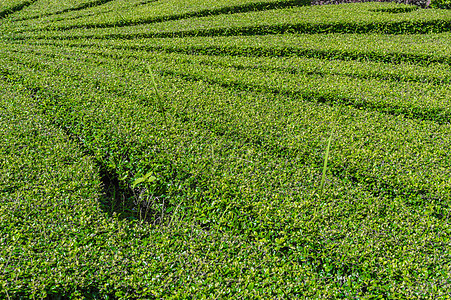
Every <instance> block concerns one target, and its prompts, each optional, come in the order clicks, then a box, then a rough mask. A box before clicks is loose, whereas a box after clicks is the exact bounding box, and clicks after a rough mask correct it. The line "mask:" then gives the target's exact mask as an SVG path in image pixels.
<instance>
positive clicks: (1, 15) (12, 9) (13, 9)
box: [0, 0, 37, 19]
mask: <svg viewBox="0 0 451 300" xmlns="http://www.w3.org/2000/svg"><path fill="white" fill-rule="evenodd" d="M36 1H37V0H29V1H24V2H22V3H19V4H17V5H15V6H12V7H10V8H7V9H5V10H2V11H0V19H3V18H6V17H8V16H9V15H12V14H13V13H16V12H18V11H21V10H22V9H24V8H26V7H28V6H30V5H32V4H33V3H35V2H36Z"/></svg>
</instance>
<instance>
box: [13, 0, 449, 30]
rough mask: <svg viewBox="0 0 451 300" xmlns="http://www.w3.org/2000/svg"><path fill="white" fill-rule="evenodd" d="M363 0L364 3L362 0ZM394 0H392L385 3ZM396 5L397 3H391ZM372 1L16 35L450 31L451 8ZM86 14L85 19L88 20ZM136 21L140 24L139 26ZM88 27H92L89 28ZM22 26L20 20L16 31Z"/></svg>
mask: <svg viewBox="0 0 451 300" xmlns="http://www.w3.org/2000/svg"><path fill="white" fill-rule="evenodd" d="M362 5H363V4H362ZM380 5H390V4H382V3H381V4H380ZM391 5H394V4H391ZM373 6H374V3H373V5H372V6H370V5H368V6H367V7H362V6H360V5H358V6H357V5H344V6H340V8H339V9H338V8H337V9H334V10H331V9H330V8H327V7H321V6H315V7H301V8H298V7H295V8H289V9H278V10H267V11H258V12H248V13H236V14H220V15H213V16H207V17H200V18H189V19H182V20H175V21H167V22H158V23H152V24H147V23H146V22H144V24H145V25H139V24H131V25H132V26H126V27H113V26H111V27H113V28H101V29H89V28H92V27H94V26H86V27H84V28H85V29H78V30H64V31H63V30H61V29H62V28H61V26H59V25H57V24H58V23H51V25H50V26H52V27H53V28H48V29H51V30H53V31H44V32H42V31H38V32H35V31H34V29H33V32H31V33H23V34H19V35H14V38H22V39H23V38H26V39H50V38H51V39H85V38H93V37H101V38H107V39H118V38H121V39H137V38H151V37H159V38H164V37H188V36H234V35H247V36H249V35H251V36H252V35H267V34H283V33H308V34H317V33H322V34H324V33H385V34H386V33H390V34H405V33H431V32H448V31H450V28H451V27H450V24H451V22H450V20H451V12H450V11H436V10H424V11H423V10H422V11H419V12H417V11H413V12H410V13H406V14H396V15H394V16H393V15H391V14H386V13H381V12H377V11H374V9H371V8H372V7H373ZM84 20H85V19H81V20H80V21H84ZM135 25H137V26H135ZM86 28H88V29H86ZM16 30H22V29H21V27H20V26H16V25H15V27H14V29H13V31H16Z"/></svg>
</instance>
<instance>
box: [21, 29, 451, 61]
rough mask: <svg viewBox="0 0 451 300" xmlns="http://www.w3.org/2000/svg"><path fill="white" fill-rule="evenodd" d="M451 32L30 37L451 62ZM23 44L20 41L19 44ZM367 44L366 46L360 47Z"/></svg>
mask: <svg viewBox="0 0 451 300" xmlns="http://www.w3.org/2000/svg"><path fill="white" fill-rule="evenodd" d="M449 38H450V34H449V33H442V34H430V35H396V36H390V37H387V36H385V35H378V34H377V35H373V34H370V35H360V34H349V35H343V34H324V35H323V34H318V35H291V34H288V35H267V36H255V37H246V38H243V37H198V38H165V39H137V40H103V39H92V40H90V41H89V42H87V41H86V40H76V41H67V40H66V41H45V40H39V41H27V43H30V44H34V45H47V44H48V45H62V46H69V47H93V46H97V47H102V48H105V47H108V48H113V49H123V50H147V51H156V52H159V51H164V52H175V53H183V54H190V55H199V54H202V55H210V56H227V57H230V56H246V57H274V58H280V57H296V56H298V57H308V58H318V59H327V60H356V61H375V62H384V63H391V64H400V63H412V64H415V65H421V66H427V65H430V64H436V63H441V64H448V65H449V64H451V48H450V47H449V44H448V43H446V42H444V41H446V40H447V39H449ZM19 43H20V42H19ZM362 45H365V47H362Z"/></svg>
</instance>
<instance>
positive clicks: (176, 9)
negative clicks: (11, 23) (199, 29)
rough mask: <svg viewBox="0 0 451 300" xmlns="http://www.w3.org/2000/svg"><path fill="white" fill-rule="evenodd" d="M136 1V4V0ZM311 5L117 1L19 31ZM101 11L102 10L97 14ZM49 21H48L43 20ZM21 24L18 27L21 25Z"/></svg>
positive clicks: (295, 0)
mask: <svg viewBox="0 0 451 300" xmlns="http://www.w3.org/2000/svg"><path fill="white" fill-rule="evenodd" d="M133 2H135V3H136V0H134V1H133ZM306 5H310V1H307V0H244V1H243V0H222V1H212V0H202V1H196V2H195V3H193V2H192V1H188V0H184V1H180V0H171V1H166V2H163V3H154V1H152V2H148V3H144V4H143V5H138V6H137V5H134V6H130V5H126V6H125V7H124V6H123V5H122V1H113V2H112V3H111V5H109V7H111V8H116V9H114V10H111V11H105V10H104V8H103V7H101V8H92V9H89V10H83V11H81V12H73V13H66V14H64V15H62V16H50V17H47V18H41V19H40V20H39V21H38V22H35V21H33V20H25V21H24V22H19V23H17V24H16V26H15V27H16V28H15V29H14V30H17V29H18V28H20V30H23V29H25V28H29V29H28V30H30V29H31V30H36V29H38V30H42V29H53V28H58V29H59V30H63V29H66V30H67V29H74V28H97V27H102V28H111V27H122V26H134V25H138V24H152V23H159V22H164V21H168V20H183V19H189V18H192V17H202V16H212V15H213V16H214V15H222V14H235V13H242V12H248V11H259V10H271V9H277V8H283V7H290V6H306ZM97 12H100V13H97ZM80 17H81V18H80ZM43 20H45V21H46V22H43ZM17 25H18V26H17Z"/></svg>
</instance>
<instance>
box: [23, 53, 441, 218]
mask: <svg viewBox="0 0 451 300" xmlns="http://www.w3.org/2000/svg"><path fill="white" fill-rule="evenodd" d="M86 62H88V61H86ZM19 63H23V62H20V61H19ZM130 71H132V70H130ZM159 73H160V74H162V75H169V76H176V77H181V78H183V79H184V80H187V81H193V82H197V81H203V82H208V83H209V84H212V85H218V86H221V87H223V88H226V89H229V90H231V91H236V90H238V91H244V92H249V91H256V92H259V93H272V94H274V95H285V96H289V97H290V98H291V99H293V97H299V98H301V99H303V100H308V101H312V102H317V103H318V102H319V103H325V104H328V105H331V104H333V103H334V102H335V103H337V104H338V105H339V106H340V105H342V104H345V105H348V104H349V103H350V102H351V100H349V99H345V100H344V99H342V98H337V96H336V95H331V97H330V98H325V97H324V95H306V94H303V93H289V92H284V91H281V90H277V89H274V90H268V89H266V88H261V87H255V86H252V85H246V86H245V85H243V84H238V83H235V84H234V83H230V82H227V83H226V82H223V81H218V80H212V79H209V78H207V77H203V76H195V75H187V74H180V73H177V72H171V71H168V70H166V71H160V72H159ZM71 76H74V75H71ZM76 78H77V80H79V81H83V80H85V79H84V78H83V77H79V76H76ZM109 91H110V92H111V93H113V94H114V93H116V94H118V95H120V96H126V97H130V98H137V96H138V95H137V94H136V93H133V92H129V91H123V90H122V91H121V90H114V89H113V90H110V89H109ZM124 93H125V94H124ZM308 97H310V98H308ZM346 101H348V102H346ZM356 108H364V109H368V106H365V105H362V106H356ZM375 111H378V112H379V110H378V109H375ZM393 115H397V114H396V113H395V114H393ZM193 124H195V125H196V127H198V128H203V129H206V130H208V131H209V132H211V133H212V134H214V135H216V136H218V137H226V138H227V139H228V140H233V141H235V142H242V141H245V143H246V144H252V145H253V146H254V147H255V148H257V149H262V150H263V151H265V152H266V153H268V154H271V155H272V156H274V157H279V158H289V159H296V161H297V162H298V163H302V164H312V163H313V164H316V165H320V164H321V157H316V160H312V157H315V155H313V153H311V152H310V151H308V150H301V149H293V148H288V147H286V146H283V145H280V144H278V143H273V142H270V141H267V140H264V139H262V138H260V137H258V136H252V135H249V134H246V133H244V132H240V131H237V130H230V129H228V128H225V127H224V126H222V125H221V120H217V122H211V121H210V122H208V123H206V122H194V123H193ZM329 169H330V171H331V173H332V174H333V175H334V176H335V177H336V178H337V179H339V180H344V181H347V182H351V183H352V184H353V185H355V186H360V187H363V188H364V190H365V191H367V192H369V193H370V194H371V195H372V196H373V197H376V198H380V197H387V198H388V199H396V198H398V197H402V198H403V199H406V204H407V205H409V206H412V207H415V206H416V205H419V204H421V203H422V202H423V201H434V202H436V203H437V205H440V206H443V209H446V208H448V206H447V204H446V203H445V202H443V199H441V198H437V197H434V196H431V195H430V193H429V191H428V190H427V189H424V188H423V189H411V188H406V187H404V186H402V185H396V184H393V183H390V182H387V181H384V180H381V178H379V177H376V176H371V175H369V174H363V173H361V172H360V170H359V169H358V168H355V167H353V166H347V165H340V164H334V163H332V164H331V165H330V166H329ZM437 217H439V215H437Z"/></svg>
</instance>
